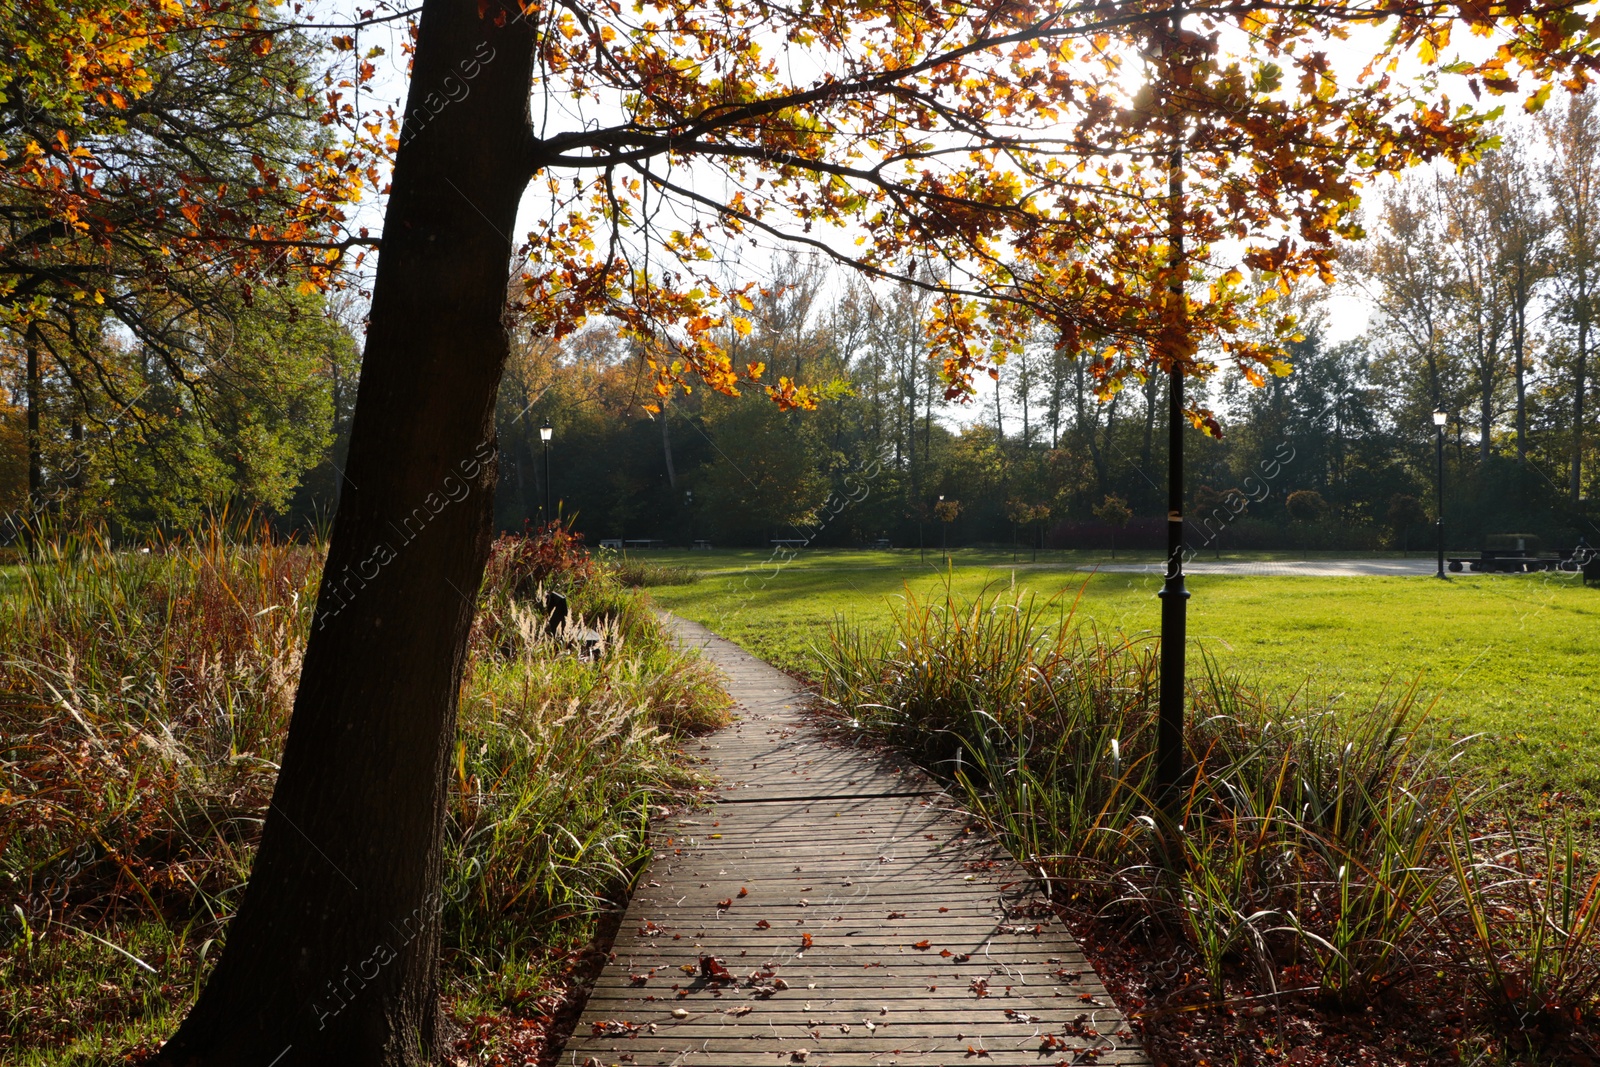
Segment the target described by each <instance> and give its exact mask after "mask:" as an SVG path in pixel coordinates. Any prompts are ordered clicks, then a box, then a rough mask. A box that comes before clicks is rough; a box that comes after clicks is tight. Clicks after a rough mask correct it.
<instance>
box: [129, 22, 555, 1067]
mask: <svg viewBox="0 0 1600 1067" xmlns="http://www.w3.org/2000/svg"><path fill="white" fill-rule="evenodd" d="M480 10H481V9H480V8H479V7H477V6H475V5H472V4H465V3H460V2H457V0H425V2H424V4H423V9H422V18H421V25H420V28H419V33H418V37H417V49H416V53H415V62H414V67H413V80H412V84H411V89H410V94H409V97H408V100H407V116H406V121H405V129H404V134H403V136H402V147H401V148H400V151H399V154H398V157H397V160H396V164H395V170H394V178H393V183H392V186H391V190H392V191H391V196H390V200H389V205H388V211H387V215H386V217H385V220H384V231H383V249H382V254H381V256H380V259H379V261H378V270H377V277H376V281H375V285H374V290H373V303H372V316H371V329H370V333H369V336H368V342H367V349H366V356H365V360H364V362H363V366H362V374H361V382H360V385H359V388H358V391H357V396H356V410H355V416H354V426H353V429H352V434H351V442H350V458H349V466H348V469H347V474H348V485H347V486H346V490H345V493H344V495H343V497H342V499H341V500H340V504H339V510H338V513H337V515H336V516H335V519H334V525H333V534H332V538H331V542H330V545H329V550H328V560H327V564H326V569H325V571H324V573H323V578H322V585H321V589H320V591H319V594H318V598H317V611H316V619H315V622H314V623H313V629H312V634H311V639H310V643H309V644H308V646H307V648H306V654H305V661H304V667H303V669H302V671H301V675H300V687H299V691H298V693H297V695H296V698H295V707H294V716H293V719H292V720H291V723H290V728H289V735H288V741H287V744H286V747H285V750H284V754H283V760H282V765H281V767H282V769H281V771H280V773H279V775H278V781H277V787H276V790H275V792H274V795H273V800H272V806H271V807H270V808H269V809H268V812H267V816H266V821H265V825H264V828H263V832H262V838H261V845H260V849H259V851H258V853H257V855H256V859H255V864H254V868H253V869H252V871H251V876H250V882H249V885H248V887H247V888H246V890H245V895H244V899H243V901H242V903H241V905H240V908H239V911H238V914H237V916H236V917H235V918H234V920H233V922H232V924H231V925H230V927H229V930H228V939H227V946H226V949H225V951H224V952H223V955H222V959H221V962H220V963H219V965H218V967H217V969H216V971H215V972H214V973H213V974H212V976H211V978H210V980H209V981H208V982H207V984H206V987H205V989H204V990H203V991H202V992H201V994H200V997H199V1000H198V1001H197V1003H196V1004H195V1006H194V1009H193V1010H192V1011H191V1012H190V1014H189V1017H188V1018H187V1019H186V1020H185V1021H184V1023H183V1025H182V1026H181V1027H180V1028H179V1030H178V1032H177V1034H176V1035H174V1037H173V1038H172V1040H171V1041H170V1042H168V1043H167V1045H166V1046H165V1047H164V1048H163V1049H162V1052H161V1054H160V1056H159V1058H158V1062H160V1063H162V1064H185V1065H187V1064H207V1065H210V1064H229V1065H232V1064H241V1065H243V1064H247V1065H250V1067H298V1065H302V1064H318V1065H321V1064H327V1065H335V1064H337V1065H341V1067H352V1065H355V1067H360V1065H384V1067H392V1065H402V1064H404V1065H411V1064H424V1063H434V1062H437V1059H438V1054H439V1044H440V1035H439V1032H438V1019H437V1014H438V998H439V988H438V985H439V983H438V969H439V944H440V914H441V911H442V910H443V905H444V903H445V901H444V899H443V897H442V896H441V872H442V862H443V855H442V851H443V850H442V842H443V829H444V816H445V805H446V793H445V789H444V783H445V773H446V766H447V762H448V757H449V753H450V751H451V748H452V745H453V742H454V734H455V724H456V706H457V694H458V690H459V686H460V682H461V677H462V670H463V666H464V663H465V658H466V647H467V636H468V631H469V628H470V626H471V623H472V616H473V607H474V604H473V598H474V597H475V595H476V593H477V589H478V585H479V582H480V580H481V578H482V573H483V564H484V561H485V558H486V556H487V552H488V544H489V534H490V520H491V515H492V504H493V494H494V487H495V452H496V443H495V439H494V396H495V391H496V388H497V386H498V384H499V380H500V374H501V370H502V367H503V365H504V362H505V358H506V355H507V339H506V335H505V331H504V329H503V328H502V326H501V311H502V308H503V305H504V299H505V292H506V277H507V273H508V268H509V263H510V257H511V244H512V243H511V238H510V237H509V234H510V232H511V229H512V227H513V225H514V223H515V219H516V211H517V203H518V200H519V199H520V196H521V193H522V191H523V188H524V187H525V185H526V183H527V180H528V178H529V176H530V172H531V169H532V166H533V160H534V155H533V148H534V145H533V142H532V139H531V133H530V127H529V125H528V120H527V100H528V91H529V84H530V78H531V73H532V63H533V30H532V28H531V27H530V26H529V25H528V24H527V23H526V22H525V21H523V20H522V19H521V18H520V17H518V13H517V9H516V8H515V7H513V8H511V9H510V10H509V11H508V12H504V13H502V12H501V11H500V5H499V3H498V2H491V3H490V4H489V5H488V10H487V13H486V14H485V15H483V16H480V14H479V12H480ZM497 15H500V19H499V21H500V22H501V25H498V26H497V25H496V24H495V23H496V16H497ZM463 85H468V86H470V91H469V92H467V93H465V94H464V95H463V94H462V93H461V92H460V90H461V87H462V86H463ZM452 97H453V99H452Z"/></svg>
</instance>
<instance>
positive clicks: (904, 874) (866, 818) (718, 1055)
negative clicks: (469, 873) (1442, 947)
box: [561, 618, 1149, 1067]
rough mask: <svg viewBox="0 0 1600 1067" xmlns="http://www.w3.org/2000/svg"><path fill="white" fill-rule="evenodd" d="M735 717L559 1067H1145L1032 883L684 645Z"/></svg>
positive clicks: (717, 654)
mask: <svg viewBox="0 0 1600 1067" xmlns="http://www.w3.org/2000/svg"><path fill="white" fill-rule="evenodd" d="M671 624H672V625H673V627H674V628H675V630H676V632H677V634H678V636H679V639H680V640H682V641H684V642H686V643H691V644H694V645H697V646H698V647H700V648H701V649H703V650H704V652H705V654H706V655H707V656H709V657H710V658H711V659H712V660H713V661H714V662H715V663H716V664H717V665H718V666H719V667H721V668H722V669H723V670H724V671H725V672H727V674H728V677H729V679H730V692H731V693H732V694H733V697H734V699H735V701H736V702H737V704H738V708H737V713H738V716H739V718H738V721H737V722H736V723H735V724H734V725H733V726H730V727H728V728H727V729H724V730H722V731H720V732H718V733H716V734H714V735H711V736H710V737H709V738H707V739H705V741H704V745H705V746H706V747H707V749H708V755H709V757H710V769H711V770H713V771H715V772H716V773H717V774H718V775H719V776H720V782H721V786H720V788H719V798H720V799H719V801H718V802H717V803H716V804H715V805H714V806H712V807H709V808H706V809H703V810H701V811H697V812H690V813H686V814H684V815H681V816H679V817H677V818H674V819H671V820H668V821H667V822H666V823H664V824H663V825H659V826H657V827H655V828H654V829H655V833H656V854H655V860H654V862H653V864H652V866H651V867H650V869H649V871H648V872H647V873H646V874H645V876H644V878H643V880H642V882H641V885H640V887H639V889H638V890H637V891H636V892H635V894H634V897H633V900H632V903H631V904H630V906H629V908H628V912H627V916H626V917H625V918H624V920H623V922H622V928H621V930H620V932H619V933H618V935H617V940H616V945H615V949H614V955H613V958H612V962H611V963H610V965H609V966H608V967H607V968H606V969H605V971H604V973H603V974H602V975H601V977H600V979H599V981H598V982H597V983H596V985H595V989H594V992H593V994H592V995H591V997H590V999H589V1002H588V1006H587V1008H586V1009H585V1011H584V1015H583V1018H582V1019H581V1020H580V1021H579V1023H578V1026H577V1029H576V1030H575V1031H574V1033H573V1036H572V1039H571V1040H570V1041H569V1042H568V1044H567V1047H566V1049H565V1050H564V1051H563V1053H562V1056H561V1062H562V1063H564V1064H573V1065H578V1067H583V1065H591V1067H593V1065H605V1067H610V1065H613V1064H616V1065H624V1064H633V1065H637V1067H651V1065H667V1064H683V1065H686V1067H688V1065H695V1064H705V1065H711V1067H724V1065H725V1067H761V1065H764V1064H792V1063H805V1064H811V1065H820V1067H867V1065H874V1067H877V1065H890V1064H907V1065H924V1064H927V1065H933V1064H949V1065H956V1064H973V1065H976V1064H992V1065H1017V1064H1029V1065H1057V1064H1079V1063H1094V1064H1119V1065H1122V1064H1148V1063H1149V1060H1148V1059H1147V1058H1146V1057H1145V1055H1144V1053H1143V1052H1142V1051H1141V1050H1140V1048H1139V1046H1138V1044H1137V1042H1136V1041H1135V1039H1134V1038H1133V1037H1132V1035H1131V1034H1130V1033H1129V1032H1128V1027H1127V1024H1126V1021H1125V1019H1124V1017H1123V1016H1122V1014H1121V1013H1120V1012H1119V1011H1118V1009H1117V1008H1116V1006H1115V1005H1114V1004H1113V1003H1112V1001H1111V998H1110V997H1109V996H1108V995H1107V993H1106V991H1105V988H1104V987H1103V986H1102V985H1101V984H1100V980H1099V978H1098V977H1096V975H1095V973H1094V970H1093V968H1092V967H1091V966H1090V965H1089V963H1088V962H1087V961H1086V960H1085V959H1084V957H1083V954H1082V952H1080V951H1079V949H1078V946H1077V945H1076V944H1075V943H1074V942H1073V940H1072V939H1071V937H1069V936H1068V934H1067V933H1066V931H1065V930H1064V929H1063V928H1062V927H1061V925H1060V923H1059V922H1058V921H1056V920H1055V919H1054V918H1053V917H1052V915H1051V912H1050V910H1049V909H1048V908H1047V907H1045V906H1043V905H1042V904H1041V903H1040V902H1039V898H1038V895H1037V892H1036V890H1037V889H1038V886H1037V884H1036V883H1034V882H1032V881H1030V880H1029V878H1028V876H1026V875H1025V874H1024V873H1023V872H1022V871H1021V869H1020V868H1018V867H1017V866H1016V865H1015V864H1014V863H1013V862H1012V861H1011V860H1010V859H1009V858H1008V857H1006V856H1005V855H1004V854H1003V853H1002V852H1000V851H998V849H997V848H996V846H995V845H994V843H993V842H992V841H990V840H989V839H987V838H986V837H984V836H983V835H982V834H981V833H979V832H978V831H977V830H976V829H975V828H971V825H970V822H969V820H967V819H965V818H963V817H962V816H961V815H960V814H959V813H956V812H953V811H951V810H950V808H951V805H950V800H949V798H948V797H947V796H945V795H944V794H942V793H941V792H940V791H939V790H938V788H937V786H936V785H935V784H934V783H932V782H931V781H930V780H929V779H927V778H925V777H924V776H922V775H921V774H920V772H917V771H915V770H914V769H911V768H905V767H899V768H897V767H893V766H887V765H885V764H884V763H883V762H882V761H880V760H878V759H877V758H875V757H873V756H870V755H866V754H863V753H861V752H857V751H854V750H851V749H849V748H846V747H842V746H839V745H835V744H832V743H830V742H828V741H827V740H825V739H823V738H822V737H820V736H818V735H817V734H814V733H812V732H810V731H808V730H807V729H806V728H805V727H804V724H803V720H802V716H801V714H800V711H799V707H800V705H801V703H802V701H803V700H804V692H803V690H802V689H801V687H800V686H799V685H798V684H796V683H795V682H794V681H793V680H792V679H790V678H789V677H788V676H787V675H785V674H783V673H782V672H780V671H778V670H776V669H774V668H773V667H770V666H768V665H767V664H765V663H763V662H761V661H760V660H758V659H756V658H755V657H753V656H751V655H749V654H748V653H746V652H744V651H743V650H741V649H740V648H738V647H737V646H735V645H734V644H732V643H731V642H729V641H725V640H723V639H721V638H718V637H715V636H713V635H711V634H710V633H709V632H708V631H706V630H705V629H704V628H702V627H700V626H697V625H695V624H692V623H687V622H684V621H683V620H680V619H675V618H674V619H672V620H671Z"/></svg>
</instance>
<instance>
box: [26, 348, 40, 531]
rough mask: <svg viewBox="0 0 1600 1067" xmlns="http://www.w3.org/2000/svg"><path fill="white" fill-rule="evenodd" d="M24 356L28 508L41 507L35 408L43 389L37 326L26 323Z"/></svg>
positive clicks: (37, 408)
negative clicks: (25, 355) (26, 407)
mask: <svg viewBox="0 0 1600 1067" xmlns="http://www.w3.org/2000/svg"><path fill="white" fill-rule="evenodd" d="M22 345H23V348H24V349H25V350H26V353H27V361H28V371H27V381H26V383H25V384H24V387H23V395H24V398H25V399H26V401H27V404H28V509H29V510H30V511H35V512H36V511H38V509H40V508H42V507H43V506H44V448H43V442H42V440H41V438H40V436H39V409H40V407H41V405H43V404H44V387H43V383H42V376H41V374H40V371H39V327H38V326H36V325H32V324H30V325H29V326H28V330H27V333H26V334H25V335H24V337H23V342H22Z"/></svg>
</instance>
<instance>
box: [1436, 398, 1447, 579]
mask: <svg viewBox="0 0 1600 1067" xmlns="http://www.w3.org/2000/svg"><path fill="white" fill-rule="evenodd" d="M1449 421H1450V416H1449V415H1447V414H1445V412H1444V409H1443V408H1436V409H1435V410H1434V412H1433V428H1434V435H1433V438H1434V440H1433V455H1434V460H1435V470H1434V478H1433V488H1434V517H1433V529H1434V533H1435V534H1436V535H1437V539H1438V543H1439V571H1438V573H1437V574H1435V575H1434V577H1436V578H1443V577H1444V576H1445V574H1444V426H1445V423H1447V422H1449Z"/></svg>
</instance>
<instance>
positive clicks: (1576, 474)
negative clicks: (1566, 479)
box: [1571, 294, 1589, 507]
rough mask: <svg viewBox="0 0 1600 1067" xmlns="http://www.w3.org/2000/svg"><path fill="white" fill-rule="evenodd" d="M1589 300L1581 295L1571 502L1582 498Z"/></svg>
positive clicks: (1575, 373) (1575, 372)
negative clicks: (1581, 314)
mask: <svg viewBox="0 0 1600 1067" xmlns="http://www.w3.org/2000/svg"><path fill="white" fill-rule="evenodd" d="M1588 362H1589V302H1588V294H1584V297H1583V318H1582V319H1580V320H1579V321H1578V361H1577V365H1576V366H1575V367H1574V368H1573V373H1572V377H1573V388H1572V486H1571V488H1572V503H1573V506H1574V507H1576V506H1577V504H1578V502H1579V501H1580V500H1582V499H1583V393H1584V390H1585V389H1587V388H1588V381H1587V377H1588Z"/></svg>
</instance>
